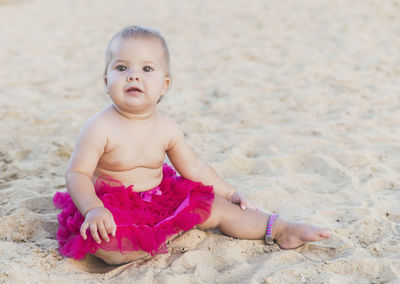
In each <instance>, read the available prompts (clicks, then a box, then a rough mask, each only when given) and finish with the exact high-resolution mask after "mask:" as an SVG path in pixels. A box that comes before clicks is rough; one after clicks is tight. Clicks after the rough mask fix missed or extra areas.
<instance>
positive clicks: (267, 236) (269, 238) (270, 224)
mask: <svg viewBox="0 0 400 284" xmlns="http://www.w3.org/2000/svg"><path fill="white" fill-rule="evenodd" d="M278 217H279V215H278V214H272V215H271V216H269V219H268V224H267V232H266V234H265V244H266V245H272V244H274V243H275V240H273V239H272V227H273V226H274V223H275V220H276V218H278Z"/></svg>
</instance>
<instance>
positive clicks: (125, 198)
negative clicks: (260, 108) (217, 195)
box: [53, 164, 214, 259]
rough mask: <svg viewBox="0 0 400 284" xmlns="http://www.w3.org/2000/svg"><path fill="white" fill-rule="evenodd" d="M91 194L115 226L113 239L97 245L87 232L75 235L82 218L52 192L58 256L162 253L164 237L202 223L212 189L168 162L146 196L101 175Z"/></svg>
mask: <svg viewBox="0 0 400 284" xmlns="http://www.w3.org/2000/svg"><path fill="white" fill-rule="evenodd" d="M95 189H96V194H97V196H98V197H99V198H100V199H101V200H102V201H103V203H104V206H105V207H106V208H107V209H108V210H110V211H111V213H112V214H113V216H114V220H115V223H116V224H117V231H116V236H115V237H111V236H110V242H105V241H102V242H101V243H100V244H98V243H96V242H95V241H94V239H93V238H92V236H91V233H90V231H89V230H88V232H87V236H88V238H87V239H86V240H84V239H83V238H82V236H81V235H80V227H81V225H82V223H83V221H84V218H83V216H82V215H81V213H80V212H79V210H78V209H77V208H76V206H75V204H74V203H73V201H72V199H71V197H70V195H69V194H68V193H67V192H57V193H56V194H55V196H54V198H53V202H54V205H55V206H56V207H57V208H59V209H62V211H61V213H60V214H59V215H58V221H59V227H58V231H57V239H58V242H59V249H60V253H61V254H62V255H64V256H67V257H72V258H75V259H82V258H83V257H84V256H85V255H86V254H87V253H95V252H96V250H97V249H98V248H102V249H104V250H106V251H120V252H121V253H127V252H131V251H136V250H143V251H146V252H148V253H150V254H151V255H155V254H157V253H166V252H167V248H166V244H165V242H166V239H167V238H168V237H169V236H171V235H174V234H176V233H178V232H180V231H187V230H189V229H191V228H193V227H194V226H196V225H197V224H201V223H203V222H204V221H205V220H206V219H207V218H208V217H209V215H210V212H211V207H212V203H213V200H214V193H213V188H212V187H211V186H204V185H202V184H201V183H198V182H193V181H191V180H188V179H185V178H183V177H180V176H177V175H176V173H175V171H174V170H173V169H172V168H171V167H169V166H168V165H167V164H164V166H163V180H162V182H161V184H160V185H159V186H158V187H156V188H153V189H151V190H148V191H145V192H135V191H133V190H132V189H133V187H132V186H128V187H125V186H124V185H123V184H122V183H121V182H119V181H117V180H114V179H112V178H111V177H100V178H99V179H98V180H97V182H96V184H95Z"/></svg>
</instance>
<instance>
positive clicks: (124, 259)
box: [93, 234, 178, 265]
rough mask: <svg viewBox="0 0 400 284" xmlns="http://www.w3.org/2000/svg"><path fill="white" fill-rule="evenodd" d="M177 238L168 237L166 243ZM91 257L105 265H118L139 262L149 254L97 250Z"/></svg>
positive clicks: (173, 236) (140, 251)
mask: <svg viewBox="0 0 400 284" xmlns="http://www.w3.org/2000/svg"><path fill="white" fill-rule="evenodd" d="M177 236H178V234H175V235H172V236H170V237H169V238H168V239H167V242H169V241H171V240H173V239H174V238H176V237H177ZM167 245H168V244H167ZM93 255H94V256H96V257H98V258H100V259H102V260H103V261H104V262H105V263H107V264H111V265H119V264H124V263H128V262H132V261H135V260H139V259H141V258H144V257H146V256H149V255H150V254H148V253H147V252H145V251H142V250H138V251H133V252H130V253H124V254H122V253H121V252H120V251H105V250H103V249H101V248H99V249H97V250H96V252H95V253H94V254H93Z"/></svg>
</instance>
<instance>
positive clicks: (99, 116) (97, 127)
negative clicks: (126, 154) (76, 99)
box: [82, 108, 113, 135]
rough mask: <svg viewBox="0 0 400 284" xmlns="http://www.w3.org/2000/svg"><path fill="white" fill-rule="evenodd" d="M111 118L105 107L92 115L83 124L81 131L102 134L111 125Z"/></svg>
mask: <svg viewBox="0 0 400 284" xmlns="http://www.w3.org/2000/svg"><path fill="white" fill-rule="evenodd" d="M112 124H113V118H112V115H110V111H109V109H108V108H105V109H103V110H101V111H99V112H97V113H95V114H94V115H92V116H91V117H90V118H89V119H88V120H87V121H86V122H85V124H84V125H83V128H82V132H90V133H92V134H94V133H96V134H99V135H101V134H104V133H105V132H107V129H108V128H110V127H112Z"/></svg>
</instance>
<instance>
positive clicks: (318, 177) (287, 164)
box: [270, 153, 351, 193]
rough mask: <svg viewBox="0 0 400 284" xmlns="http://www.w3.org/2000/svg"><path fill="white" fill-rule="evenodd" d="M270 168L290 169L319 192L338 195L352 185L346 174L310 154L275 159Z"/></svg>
mask: <svg viewBox="0 0 400 284" xmlns="http://www.w3.org/2000/svg"><path fill="white" fill-rule="evenodd" d="M270 167H271V168H272V169H274V170H279V171H285V170H287V169H289V170H291V171H293V172H295V173H297V174H299V176H301V177H303V178H305V179H307V180H308V181H309V183H310V185H311V186H312V187H313V190H315V191H317V192H324V193H337V192H338V191H340V190H343V189H344V188H346V187H347V186H349V185H350V184H351V178H350V177H349V176H348V175H347V174H346V173H345V172H343V171H341V170H339V169H337V168H336V167H334V166H332V165H329V164H328V163H327V162H326V161H325V160H323V159H321V158H319V157H316V156H314V155H312V154H308V153H303V154H293V155H289V156H288V157H283V158H275V159H273V160H271V161H270Z"/></svg>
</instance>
